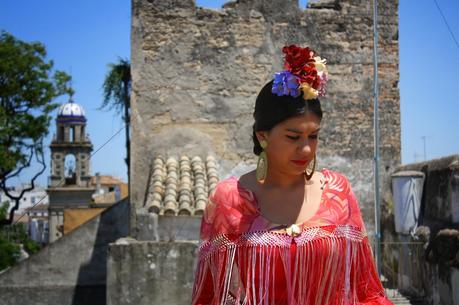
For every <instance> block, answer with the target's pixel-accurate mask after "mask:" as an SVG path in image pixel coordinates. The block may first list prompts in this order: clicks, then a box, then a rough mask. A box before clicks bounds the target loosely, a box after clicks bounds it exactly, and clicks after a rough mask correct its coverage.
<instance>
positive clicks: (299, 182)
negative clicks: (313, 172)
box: [262, 170, 306, 191]
mask: <svg viewBox="0 0 459 305" xmlns="http://www.w3.org/2000/svg"><path fill="white" fill-rule="evenodd" d="M305 181H306V178H305V176H304V174H301V175H286V174H285V173H279V172H275V171H269V170H268V173H267V175H266V178H265V180H264V181H263V184H262V185H263V188H264V189H265V190H272V191H275V190H292V189H295V188H297V187H299V186H303V185H304V184H305Z"/></svg>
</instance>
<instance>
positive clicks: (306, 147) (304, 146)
mask: <svg viewBox="0 0 459 305" xmlns="http://www.w3.org/2000/svg"><path fill="white" fill-rule="evenodd" d="M298 149H299V151H300V152H301V153H302V154H304V155H308V154H310V153H311V145H310V144H309V142H308V140H305V141H303V142H301V144H300V146H299V147H298Z"/></svg>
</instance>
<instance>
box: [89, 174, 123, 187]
mask: <svg viewBox="0 0 459 305" xmlns="http://www.w3.org/2000/svg"><path fill="white" fill-rule="evenodd" d="M99 177H100V184H101V185H114V184H126V183H125V182H123V181H122V180H120V179H118V178H115V177H113V176H109V175H100V176H99ZM91 185H93V186H95V185H97V176H91Z"/></svg>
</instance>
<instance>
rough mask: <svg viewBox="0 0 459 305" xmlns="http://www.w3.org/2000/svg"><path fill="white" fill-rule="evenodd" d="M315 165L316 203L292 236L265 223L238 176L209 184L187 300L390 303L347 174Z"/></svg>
mask: <svg viewBox="0 0 459 305" xmlns="http://www.w3.org/2000/svg"><path fill="white" fill-rule="evenodd" d="M322 173H323V175H324V178H325V186H324V189H323V192H322V196H321V201H320V205H319V209H318V211H317V212H316V214H315V215H314V216H313V217H311V218H310V219H309V220H307V221H305V222H304V223H302V224H300V227H301V233H300V234H299V235H297V236H294V237H293V236H290V235H289V234H287V232H286V231H285V230H284V232H282V231H278V230H276V231H274V230H271V229H269V228H271V227H270V225H272V223H270V222H269V221H268V220H267V219H265V218H264V217H263V216H262V215H261V213H260V209H259V206H258V202H257V200H256V197H255V195H254V193H253V192H252V191H251V190H248V189H246V188H244V187H243V186H242V185H241V184H240V183H239V179H238V178H236V177H235V176H231V177H230V178H227V179H225V180H222V181H220V182H219V183H218V184H217V186H216V188H215V190H214V191H213V192H212V194H211V195H210V196H209V203H208V205H207V207H206V209H205V212H204V215H203V218H202V222H201V230H200V237H201V243H200V246H199V248H198V264H197V268H196V272H195V282H194V287H193V293H192V300H191V304H192V305H209V304H212V305H213V304H215V305H216V304H222V305H224V304H237V305H240V304H244V305H256V304H257V305H258V304H260V305H284V304H285V305H287V304H289V305H319V304H324V305H335V304H336V305H338V304H339V305H345V304H349V305H351V304H367V305H370V304H374V305H376V304H386V305H389V304H393V303H392V302H391V301H390V300H389V299H388V298H387V296H386V295H385V292H384V288H383V286H382V284H381V282H380V280H379V277H378V274H377V271H376V267H375V264H374V261H373V255H372V254H373V253H372V249H371V246H370V243H369V241H368V236H367V233H366V230H365V225H364V222H363V219H362V216H361V213H360V209H359V204H358V202H357V199H356V197H355V195H354V193H353V191H352V189H351V185H350V183H349V181H348V179H347V178H346V177H345V176H344V175H342V174H341V173H338V172H336V171H332V170H329V169H323V170H322ZM280 204H282V203H280Z"/></svg>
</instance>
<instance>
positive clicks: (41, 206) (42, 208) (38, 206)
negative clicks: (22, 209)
mask: <svg viewBox="0 0 459 305" xmlns="http://www.w3.org/2000/svg"><path fill="white" fill-rule="evenodd" d="M48 207H49V205H47V204H41V203H40V204H39V205H36V206H34V207H33V208H29V209H27V212H31V211H41V210H47V209H48Z"/></svg>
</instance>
